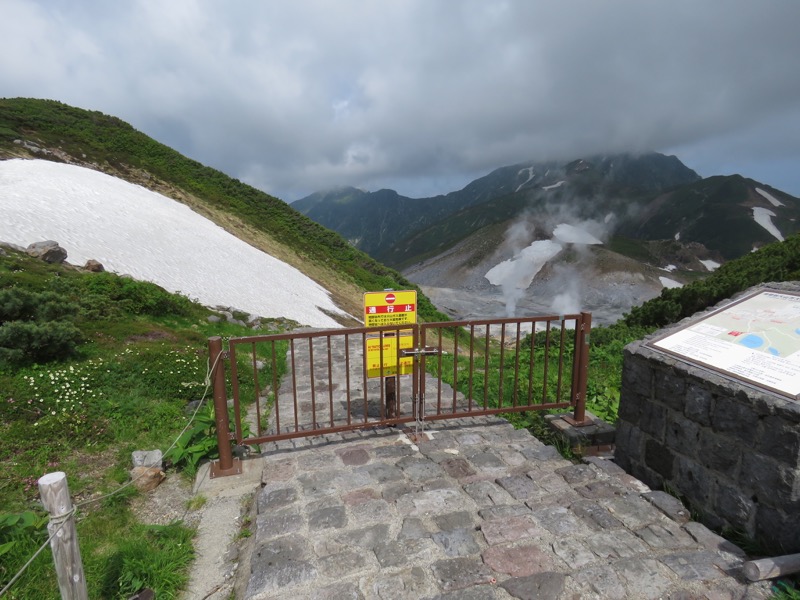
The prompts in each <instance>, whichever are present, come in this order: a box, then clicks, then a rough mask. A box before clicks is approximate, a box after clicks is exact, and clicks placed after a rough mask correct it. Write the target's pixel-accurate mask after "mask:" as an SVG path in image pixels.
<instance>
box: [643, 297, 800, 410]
mask: <svg viewBox="0 0 800 600" xmlns="http://www.w3.org/2000/svg"><path fill="white" fill-rule="evenodd" d="M648 345H649V346H650V347H652V348H656V349H659V350H662V351H664V352H667V353H668V354H672V355H674V356H677V357H679V358H682V359H685V360H687V361H689V362H694V363H697V364H700V365H703V366H706V367H710V368H712V369H714V370H716V371H719V372H721V373H724V374H726V375H729V376H731V377H734V378H737V379H741V380H744V381H747V382H748V383H751V384H754V385H757V386H760V387H763V388H766V389H768V390H770V391H773V392H777V393H780V394H782V395H784V396H788V397H789V398H791V399H793V400H798V398H799V397H800V295H798V294H793V293H789V292H783V291H777V290H761V291H758V292H756V293H754V294H751V295H750V296H747V297H745V298H743V299H741V300H738V301H736V302H733V303H732V304H729V305H727V306H725V307H723V308H721V309H719V310H717V311H715V312H713V313H711V314H709V315H708V316H706V317H703V318H700V319H698V320H697V321H695V322H693V323H690V324H689V325H687V326H686V327H684V328H682V329H680V330H679V331H677V332H675V333H672V334H668V335H666V336H664V337H661V338H657V339H655V340H653V341H650V342H649V343H648Z"/></svg>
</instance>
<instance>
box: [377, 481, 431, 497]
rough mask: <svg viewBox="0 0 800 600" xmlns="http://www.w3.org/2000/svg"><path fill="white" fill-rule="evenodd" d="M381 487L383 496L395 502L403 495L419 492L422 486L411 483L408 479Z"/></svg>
mask: <svg viewBox="0 0 800 600" xmlns="http://www.w3.org/2000/svg"><path fill="white" fill-rule="evenodd" d="M381 489H382V491H381V497H382V498H383V499H384V500H386V501H387V502H394V501H395V500H397V499H398V498H400V497H401V496H405V495H406V494H411V493H412V492H419V491H420V490H421V489H422V488H421V487H420V486H418V485H409V483H408V482H406V481H396V482H392V483H387V484H386V485H384V486H383V487H382V488H381Z"/></svg>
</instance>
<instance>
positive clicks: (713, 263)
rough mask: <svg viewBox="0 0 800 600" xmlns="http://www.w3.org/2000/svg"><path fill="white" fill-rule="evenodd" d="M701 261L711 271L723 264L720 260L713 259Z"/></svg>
mask: <svg viewBox="0 0 800 600" xmlns="http://www.w3.org/2000/svg"><path fill="white" fill-rule="evenodd" d="M700 262H701V263H702V264H703V266H704V267H705V268H706V269H708V270H709V271H716V270H717V269H719V267H720V266H721V265H720V264H719V263H718V262H716V261H713V260H701V261H700Z"/></svg>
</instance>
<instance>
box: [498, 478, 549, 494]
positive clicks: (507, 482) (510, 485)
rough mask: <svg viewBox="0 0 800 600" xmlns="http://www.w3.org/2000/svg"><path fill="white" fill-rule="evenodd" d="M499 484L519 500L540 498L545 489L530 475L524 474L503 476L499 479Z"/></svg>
mask: <svg viewBox="0 0 800 600" xmlns="http://www.w3.org/2000/svg"><path fill="white" fill-rule="evenodd" d="M497 484H498V485H499V486H500V487H502V488H503V489H504V490H506V491H507V492H508V493H509V494H511V495H512V496H513V497H514V498H515V499H517V500H527V499H528V498H538V497H539V496H541V494H542V491H543V490H542V488H540V487H539V486H538V485H536V484H535V483H534V482H533V481H532V480H531V479H530V478H529V477H526V476H523V475H512V476H510V477H501V478H499V479H498V480H497Z"/></svg>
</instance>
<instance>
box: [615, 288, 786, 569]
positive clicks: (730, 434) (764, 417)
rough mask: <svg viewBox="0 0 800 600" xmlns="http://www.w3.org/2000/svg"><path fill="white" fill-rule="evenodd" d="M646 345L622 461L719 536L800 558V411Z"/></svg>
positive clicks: (626, 402)
mask: <svg viewBox="0 0 800 600" xmlns="http://www.w3.org/2000/svg"><path fill="white" fill-rule="evenodd" d="M769 287H770V288H773V289H775V288H778V289H782V290H784V291H786V290H791V291H798V290H800V286H797V285H794V286H787V285H785V284H784V285H774V284H773V285H770V286H769ZM752 291H754V290H749V291H748V292H747V293H750V292H752ZM710 310H712V309H710ZM694 318H695V317H693V318H692V319H694ZM685 325H686V323H681V324H679V325H678V326H676V327H674V328H671V330H675V329H678V328H679V327H681V326H685ZM664 333H671V331H670V330H666V331H662V332H659V333H658V334H657V335H659V336H660V335H663V334H664ZM648 339H649V338H648ZM646 341H647V339H646V340H643V341H640V342H634V343H633V344H630V345H629V346H628V347H626V348H625V357H624V366H623V374H622V389H621V394H620V407H619V421H618V422H617V437H616V450H615V460H616V462H617V463H618V464H619V465H620V466H622V467H623V468H624V469H625V470H626V471H628V472H629V473H630V474H632V475H633V476H634V477H637V478H639V479H641V480H642V481H644V482H645V483H647V484H648V485H649V486H651V487H654V488H660V489H666V490H668V491H670V492H674V493H677V494H679V495H680V496H682V497H683V498H685V500H686V501H687V502H688V503H689V505H690V507H691V509H692V510H693V512H695V513H698V515H697V516H698V517H699V518H700V520H702V521H704V522H705V524H706V525H709V526H710V527H712V528H732V529H735V530H739V531H743V532H744V533H746V534H747V536H748V537H750V538H752V539H755V540H758V541H759V542H761V543H762V544H764V545H766V546H767V547H768V548H769V549H770V550H771V551H774V552H775V553H795V552H800V402H796V401H793V400H790V399H786V398H784V397H782V396H780V395H777V394H773V393H770V392H767V391H762V390H760V389H758V388H756V387H754V386H750V385H746V384H744V383H740V382H737V381H736V380H734V379H732V378H728V377H725V376H723V375H720V374H717V373H716V372H714V371H711V370H709V369H705V368H701V367H698V366H694V365H691V364H689V363H687V362H684V361H681V360H678V359H676V358H673V357H671V356H669V355H667V354H664V353H661V352H658V351H656V350H653V349H651V348H649V347H647V346H646V345H645V342H646Z"/></svg>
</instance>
